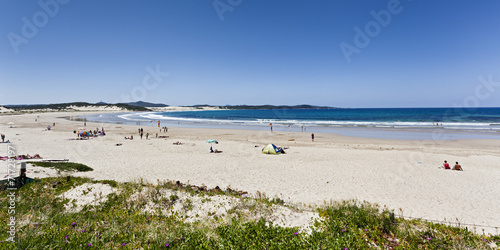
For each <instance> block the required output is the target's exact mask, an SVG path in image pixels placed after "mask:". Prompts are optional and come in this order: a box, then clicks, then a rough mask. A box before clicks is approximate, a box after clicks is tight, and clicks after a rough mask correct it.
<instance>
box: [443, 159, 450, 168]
mask: <svg viewBox="0 0 500 250" xmlns="http://www.w3.org/2000/svg"><path fill="white" fill-rule="evenodd" d="M443 167H444V169H450V164H448V162H447V161H444V163H443Z"/></svg>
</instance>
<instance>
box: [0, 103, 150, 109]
mask: <svg viewBox="0 0 500 250" xmlns="http://www.w3.org/2000/svg"><path fill="white" fill-rule="evenodd" d="M70 106H76V107H88V106H96V107H104V106H116V107H119V108H123V109H126V110H131V111H149V109H147V108H144V107H139V106H132V105H128V104H124V103H117V104H97V103H96V104H92V103H88V102H70V103H54V104H32V105H30V104H28V105H24V104H23V105H5V107H7V108H10V109H14V110H30V109H55V110H63V109H69V107H70Z"/></svg>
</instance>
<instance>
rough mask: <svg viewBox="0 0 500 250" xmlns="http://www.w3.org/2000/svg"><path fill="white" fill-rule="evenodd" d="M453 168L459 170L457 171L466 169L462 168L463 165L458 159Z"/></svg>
mask: <svg viewBox="0 0 500 250" xmlns="http://www.w3.org/2000/svg"><path fill="white" fill-rule="evenodd" d="M453 170H457V171H464V170H463V169H462V166H460V164H458V161H457V162H456V164H455V166H454V167H453Z"/></svg>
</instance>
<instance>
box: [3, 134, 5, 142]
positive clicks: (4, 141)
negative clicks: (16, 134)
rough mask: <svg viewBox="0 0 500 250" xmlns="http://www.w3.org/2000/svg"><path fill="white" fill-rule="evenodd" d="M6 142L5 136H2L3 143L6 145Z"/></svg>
mask: <svg viewBox="0 0 500 250" xmlns="http://www.w3.org/2000/svg"><path fill="white" fill-rule="evenodd" d="M4 142H5V135H4V134H2V143H4Z"/></svg>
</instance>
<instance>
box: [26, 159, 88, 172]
mask: <svg viewBox="0 0 500 250" xmlns="http://www.w3.org/2000/svg"><path fill="white" fill-rule="evenodd" d="M28 163H29V164H33V165H35V166H38V167H44V168H54V169H56V170H60V171H79V172H88V171H92V170H94V169H92V168H91V167H88V166H86V165H83V164H80V163H74V162H38V161H29V162H28Z"/></svg>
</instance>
